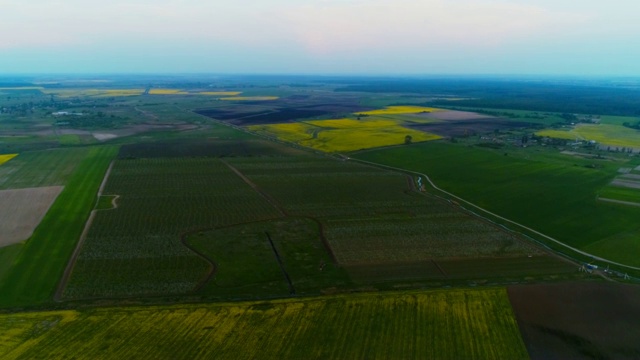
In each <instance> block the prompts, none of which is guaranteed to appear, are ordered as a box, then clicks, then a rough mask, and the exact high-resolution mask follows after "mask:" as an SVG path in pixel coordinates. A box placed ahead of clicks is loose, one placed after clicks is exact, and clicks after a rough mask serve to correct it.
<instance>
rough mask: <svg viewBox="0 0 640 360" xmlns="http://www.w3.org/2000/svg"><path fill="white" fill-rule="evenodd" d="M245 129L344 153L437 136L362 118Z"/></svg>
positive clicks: (257, 126) (384, 120)
mask: <svg viewBox="0 0 640 360" xmlns="http://www.w3.org/2000/svg"><path fill="white" fill-rule="evenodd" d="M249 130H252V131H256V132H259V133H266V134H269V135H272V136H275V137H277V138H278V139H280V140H284V141H288V142H293V143H297V144H299V145H302V146H306V147H310V148H313V149H317V150H321V151H325V152H345V151H355V150H360V149H368V148H374V147H380V146H390V145H401V144H404V143H405V137H406V136H410V137H411V141H412V142H419V141H429V140H436V139H440V138H441V137H440V136H438V135H435V134H430V133H426V132H423V131H418V130H413V129H409V128H405V127H403V126H401V124H400V123H399V122H398V121H394V120H387V119H380V118H366V119H363V120H355V119H349V118H345V119H334V120H313V121H306V122H299V123H288V124H270V125H253V126H249Z"/></svg>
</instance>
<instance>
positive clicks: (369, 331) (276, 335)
mask: <svg viewBox="0 0 640 360" xmlns="http://www.w3.org/2000/svg"><path fill="white" fill-rule="evenodd" d="M0 358H2V359H7V360H9V359H43V358H46V359H71V358H74V359H176V358H183V359H229V358H233V359H302V358H313V359H362V358H368V359H404V358H417V359H526V358H528V356H527V350H526V348H525V346H524V343H523V341H522V338H521V336H520V332H519V330H518V325H517V323H516V320H515V317H514V315H513V311H512V309H511V305H510V303H509V299H508V297H507V293H506V290H505V289H504V288H483V289H457V290H436V291H422V292H418V291H413V292H397V293H369V294H350V295H339V296H325V297H321V298H306V299H304V298H302V299H300V298H298V299H290V300H274V301H261V302H245V303H217V304H216V303H213V304H190V305H187V304H181V305H166V306H146V307H145V306H127V307H120V308H118V307H113V308H93V309H87V310H77V311H74V310H68V311H50V312H39V313H38V312H30V313H8V314H0Z"/></svg>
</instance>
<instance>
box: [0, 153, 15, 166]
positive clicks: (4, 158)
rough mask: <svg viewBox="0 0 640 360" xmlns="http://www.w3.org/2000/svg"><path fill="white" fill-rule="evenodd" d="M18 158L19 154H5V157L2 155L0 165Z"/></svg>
mask: <svg viewBox="0 0 640 360" xmlns="http://www.w3.org/2000/svg"><path fill="white" fill-rule="evenodd" d="M16 156H18V154H3V155H0V165H2V164H4V163H6V162H7V161H9V160H11V159H13V158H14V157H16Z"/></svg>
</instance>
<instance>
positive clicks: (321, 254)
mask: <svg viewBox="0 0 640 360" xmlns="http://www.w3.org/2000/svg"><path fill="white" fill-rule="evenodd" d="M319 231H320V229H319V225H318V223H316V222H315V221H313V220H310V219H306V218H287V219H278V220H271V221H266V222H254V223H250V224H244V225H237V226H230V227H225V228H222V229H217V230H212V231H208V232H200V233H196V234H192V235H191V236H189V238H188V241H189V243H190V244H191V245H192V246H193V247H195V248H196V249H197V250H200V251H201V252H202V253H204V254H205V255H206V256H207V257H209V258H210V259H212V260H213V261H214V262H215V265H216V272H215V274H214V276H213V278H212V279H211V280H210V281H209V282H208V283H207V284H206V285H205V287H204V288H203V289H202V293H204V294H207V295H211V296H228V295H231V296H236V297H241V298H252V297H265V296H286V295H289V294H290V293H291V292H292V291H293V292H294V293H295V294H296V295H301V294H305V293H311V294H317V293H318V289H320V291H321V292H326V291H331V290H328V289H330V288H335V287H339V288H344V287H345V285H349V284H350V281H349V279H348V276H347V275H346V273H345V272H344V270H343V269H341V268H339V267H338V266H336V264H334V263H333V262H332V261H331V258H330V256H329V253H328V252H327V251H326V249H325V248H324V245H323V244H322V241H321V240H320V235H319ZM267 234H269V235H268V236H267ZM269 238H270V239H271V240H272V241H273V244H274V247H275V249H276V251H277V252H278V254H279V257H280V258H281V261H282V266H279V264H278V261H277V258H276V256H275V255H274V251H273V248H272V246H271V245H270V243H269ZM283 270H284V271H285V272H286V273H287V276H288V277H289V279H290V280H291V288H289V285H288V281H287V278H286V277H285V276H284V274H283Z"/></svg>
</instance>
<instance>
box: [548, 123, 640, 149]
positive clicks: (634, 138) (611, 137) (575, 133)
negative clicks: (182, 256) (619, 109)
mask: <svg viewBox="0 0 640 360" xmlns="http://www.w3.org/2000/svg"><path fill="white" fill-rule="evenodd" d="M536 135H538V136H548V137H553V138H560V139H569V140H575V139H579V140H595V141H597V142H598V143H600V144H601V145H610V146H619V147H633V148H640V131H638V130H634V129H630V128H627V127H624V126H621V125H612V124H577V125H576V126H575V127H574V128H573V129H570V130H554V129H546V130H542V131H538V132H537V133H536Z"/></svg>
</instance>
